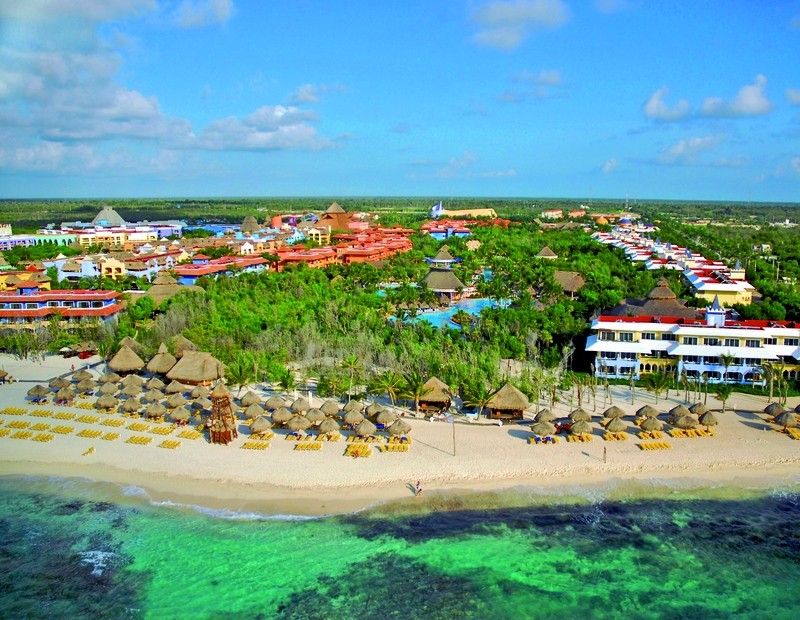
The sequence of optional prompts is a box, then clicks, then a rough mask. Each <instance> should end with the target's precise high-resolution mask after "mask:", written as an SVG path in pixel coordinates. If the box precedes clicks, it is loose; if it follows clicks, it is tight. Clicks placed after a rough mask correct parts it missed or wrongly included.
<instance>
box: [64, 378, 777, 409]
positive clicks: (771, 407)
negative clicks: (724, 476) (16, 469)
mask: <svg viewBox="0 0 800 620" xmlns="http://www.w3.org/2000/svg"><path fill="white" fill-rule="evenodd" d="M50 387H53V382H52V381H51V382H50ZM784 411H786V409H784V407H783V405H781V404H780V403H770V404H769V405H767V406H766V407H764V413H766V414H767V415H771V416H772V417H773V418H776V417H778V416H779V415H780V414H782V413H783V412H784Z"/></svg>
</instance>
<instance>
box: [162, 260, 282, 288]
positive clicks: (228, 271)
mask: <svg viewBox="0 0 800 620" xmlns="http://www.w3.org/2000/svg"><path fill="white" fill-rule="evenodd" d="M268 268H269V262H268V261H267V259H266V258H262V257H261V256H247V257H238V256H223V257H221V258H209V257H208V256H206V255H204V254H195V255H194V256H193V257H192V264H191V265H177V266H176V267H174V268H173V270H172V271H173V272H174V273H175V275H176V276H177V279H178V283H179V284H194V283H195V282H197V279H198V278H201V277H203V276H214V277H217V276H219V275H235V274H238V273H250V272H259V271H266V270H267V269H268Z"/></svg>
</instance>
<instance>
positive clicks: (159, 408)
mask: <svg viewBox="0 0 800 620" xmlns="http://www.w3.org/2000/svg"><path fill="white" fill-rule="evenodd" d="M166 412H167V408H166V407H165V406H164V405H162V404H161V403H152V404H150V405H148V406H147V409H145V410H144V414H145V415H146V416H147V417H148V418H160V417H161V416H162V415H164V414H165V413H166Z"/></svg>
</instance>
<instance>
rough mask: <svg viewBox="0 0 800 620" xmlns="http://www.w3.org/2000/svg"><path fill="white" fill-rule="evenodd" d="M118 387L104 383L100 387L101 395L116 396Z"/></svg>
mask: <svg viewBox="0 0 800 620" xmlns="http://www.w3.org/2000/svg"><path fill="white" fill-rule="evenodd" d="M117 389H118V388H117V386H116V384H114V383H104V384H103V385H101V386H100V393H101V394H116V392H117Z"/></svg>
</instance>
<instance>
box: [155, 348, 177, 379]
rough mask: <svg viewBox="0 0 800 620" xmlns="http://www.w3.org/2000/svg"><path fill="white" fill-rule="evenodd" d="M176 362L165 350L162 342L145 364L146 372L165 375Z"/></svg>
mask: <svg viewBox="0 0 800 620" xmlns="http://www.w3.org/2000/svg"><path fill="white" fill-rule="evenodd" d="M177 362H178V360H177V359H176V358H175V356H174V355H172V354H171V353H170V352H169V351H168V350H167V346H166V345H165V344H164V343H163V342H162V343H161V345H160V346H159V347H158V352H157V353H156V354H155V355H154V356H153V357H152V358H151V359H150V361H149V362H147V370H148V371H149V372H154V373H157V374H159V375H165V374H167V373H168V372H169V371H170V370H171V369H172V367H173V366H174V365H175V364H176V363H177Z"/></svg>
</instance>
